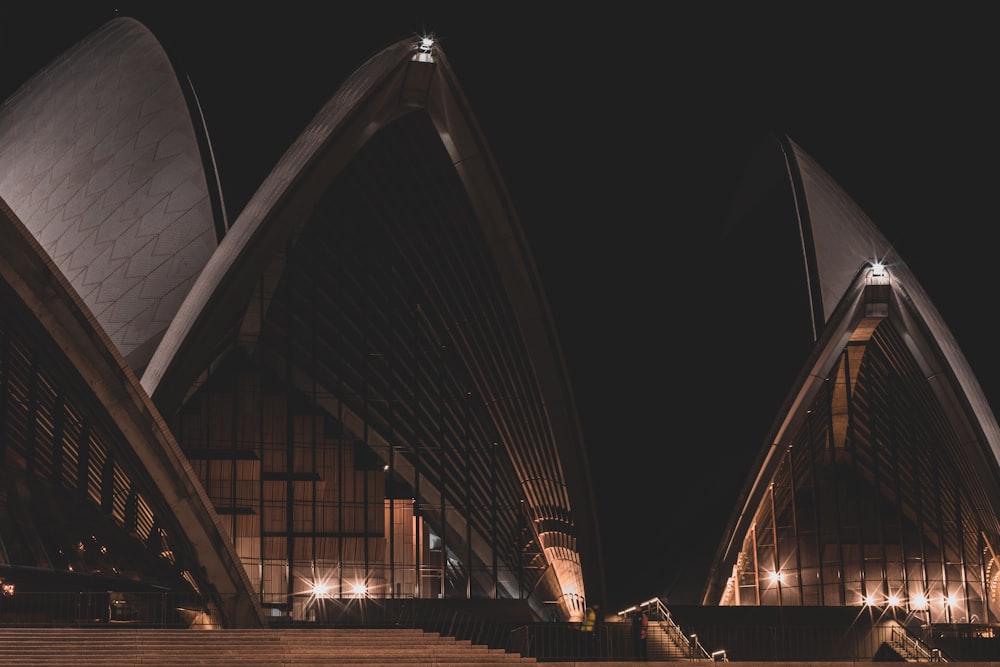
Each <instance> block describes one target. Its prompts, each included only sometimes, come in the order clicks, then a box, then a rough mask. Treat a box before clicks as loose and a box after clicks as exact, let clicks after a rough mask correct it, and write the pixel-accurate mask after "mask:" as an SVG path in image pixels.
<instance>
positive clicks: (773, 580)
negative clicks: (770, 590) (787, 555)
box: [768, 570, 781, 584]
mask: <svg viewBox="0 0 1000 667" xmlns="http://www.w3.org/2000/svg"><path fill="white" fill-rule="evenodd" d="M768 576H769V577H770V579H771V583H772V584H776V583H778V582H779V581H781V573H780V572H778V571H777V570H775V571H774V572H772V573H771V574H770V575H768Z"/></svg>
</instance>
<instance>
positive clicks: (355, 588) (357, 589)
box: [351, 584, 368, 597]
mask: <svg viewBox="0 0 1000 667" xmlns="http://www.w3.org/2000/svg"><path fill="white" fill-rule="evenodd" d="M351 593H353V594H354V595H357V596H358V597H362V596H365V595H367V594H368V587H367V586H365V585H364V584H353V585H352V586H351Z"/></svg>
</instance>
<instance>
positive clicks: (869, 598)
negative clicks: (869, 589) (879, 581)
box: [865, 595, 875, 607]
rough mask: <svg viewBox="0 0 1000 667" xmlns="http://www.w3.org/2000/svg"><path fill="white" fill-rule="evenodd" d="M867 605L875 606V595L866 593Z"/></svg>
mask: <svg viewBox="0 0 1000 667" xmlns="http://www.w3.org/2000/svg"><path fill="white" fill-rule="evenodd" d="M865 606H866V607H874V606H875V596H874V595H866V596H865Z"/></svg>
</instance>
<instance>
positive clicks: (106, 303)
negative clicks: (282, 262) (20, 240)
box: [0, 18, 218, 373]
mask: <svg viewBox="0 0 1000 667" xmlns="http://www.w3.org/2000/svg"><path fill="white" fill-rule="evenodd" d="M203 165H204V160H203V157H202V153H201V151H200V149H199V143H198V135H197V134H196V128H195V126H194V124H193V123H192V120H191V115H190V113H189V111H188V105H187V102H186V99H185V96H184V92H183V90H182V88H181V85H180V83H179V82H178V79H177V76H176V74H175V72H174V69H173V67H172V66H171V64H170V61H169V59H168V57H167V54H166V53H165V52H164V50H163V48H162V47H161V46H160V44H159V42H158V41H157V40H156V38H155V37H154V36H153V35H152V34H151V33H150V32H149V30H148V29H147V28H146V27H145V26H143V25H142V24H141V23H139V22H138V21H135V20H133V19H128V18H117V19H114V20H112V21H110V22H108V23H107V24H105V25H104V26H102V27H101V28H99V29H98V30H96V31H94V32H93V33H92V34H90V35H89V36H88V37H86V38H85V39H83V40H82V41H80V42H79V43H78V44H76V45H75V46H74V47H72V48H70V49H69V50H67V51H66V52H65V53H63V54H62V55H61V56H59V57H58V58H57V59H55V60H54V61H53V62H51V63H50V64H49V65H48V66H46V67H45V68H44V69H43V70H41V71H39V72H38V73H37V74H36V75H35V76H33V77H32V78H31V79H30V80H29V81H27V82H26V83H25V84H24V85H23V86H21V87H20V88H19V89H18V90H17V91H16V92H15V93H14V94H13V95H12V96H11V97H10V98H8V99H7V100H6V101H5V102H4V103H3V105H0V197H2V198H3V199H4V200H5V201H6V202H7V203H8V205H9V206H10V207H11V209H13V211H14V212H15V213H16V214H17V215H18V217H19V218H20V219H21V220H23V221H24V223H25V225H26V226H27V228H28V229H29V230H30V231H31V233H32V234H33V235H34V236H35V238H37V239H38V241H39V243H40V244H41V245H42V247H43V248H44V249H45V251H46V252H47V253H48V254H49V256H50V257H52V259H53V261H54V262H55V265H56V266H57V267H58V268H59V270H60V271H62V273H63V275H65V276H66V278H67V279H68V280H69V282H70V284H71V285H72V286H73V289H75V290H76V292H77V293H78V294H79V295H80V296H81V298H82V299H83V302H84V303H85V304H86V305H87V307H88V308H89V309H90V311H91V312H92V313H93V314H94V317H95V318H96V319H97V321H98V322H99V323H100V325H101V327H102V328H103V329H104V331H105V332H106V333H107V334H108V336H109V337H110V339H111V340H112V342H113V343H114V344H115V346H116V347H117V348H118V350H119V351H120V352H121V353H122V354H123V355H124V356H125V358H126V359H127V360H128V363H129V365H130V366H131V367H132V368H133V369H134V370H136V372H138V373H141V371H142V369H143V368H144V367H145V364H146V361H147V360H148V359H149V356H150V355H151V354H152V351H153V348H154V347H155V346H156V344H157V343H158V342H159V339H160V337H161V336H162V335H163V333H164V331H165V330H166V328H167V326H168V324H169V323H170V322H171V321H172V319H173V317H174V314H175V313H176V311H177V308H178V307H179V306H180V304H181V302H182V301H183V299H184V297H185V296H186V294H187V291H188V289H189V288H190V287H191V285H192V284H193V282H194V280H195V278H196V277H197V275H198V273H199V272H200V271H201V269H202V267H203V266H204V265H205V263H206V262H207V261H208V258H209V257H210V256H211V254H212V252H213V251H214V249H215V247H216V245H217V242H216V230H215V223H214V218H213V205H212V201H213V196H215V197H217V195H210V191H209V187H208V181H207V179H206V171H205V168H204V166H203ZM216 201H218V199H217V198H216Z"/></svg>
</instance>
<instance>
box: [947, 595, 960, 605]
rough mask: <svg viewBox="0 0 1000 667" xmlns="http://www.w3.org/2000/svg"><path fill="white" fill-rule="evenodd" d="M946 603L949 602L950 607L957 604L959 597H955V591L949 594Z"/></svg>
mask: <svg viewBox="0 0 1000 667" xmlns="http://www.w3.org/2000/svg"><path fill="white" fill-rule="evenodd" d="M945 603H947V605H948V606H949V607H954V606H955V605H957V604H958V598H956V597H955V594H954V593H951V594H949V595H948V598H947V599H946V600H945Z"/></svg>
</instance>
